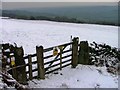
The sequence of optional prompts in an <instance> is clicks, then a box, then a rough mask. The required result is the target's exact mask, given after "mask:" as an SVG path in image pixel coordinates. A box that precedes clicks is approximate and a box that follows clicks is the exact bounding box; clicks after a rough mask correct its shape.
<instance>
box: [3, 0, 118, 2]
mask: <svg viewBox="0 0 120 90" xmlns="http://www.w3.org/2000/svg"><path fill="white" fill-rule="evenodd" d="M1 1H2V2H119V0H1Z"/></svg>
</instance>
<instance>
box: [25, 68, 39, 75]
mask: <svg viewBox="0 0 120 90" xmlns="http://www.w3.org/2000/svg"><path fill="white" fill-rule="evenodd" d="M37 70H38V69H37V68H36V69H33V70H32V72H35V71H37ZM27 73H29V71H26V74H27Z"/></svg>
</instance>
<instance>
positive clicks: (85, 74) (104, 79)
mask: <svg viewBox="0 0 120 90" xmlns="http://www.w3.org/2000/svg"><path fill="white" fill-rule="evenodd" d="M98 70H101V72H102V73H99V72H98ZM117 79H118V78H117V77H116V76H113V75H111V74H109V73H107V72H106V70H105V67H95V66H83V65H78V66H77V68H76V69H72V68H71V67H70V66H69V67H66V68H63V70H61V71H58V74H49V75H46V79H45V80H33V82H32V81H30V82H29V86H30V87H32V88H33V87H34V88H73V87H74V88H95V87H96V88H118V80H117ZM35 83H37V84H35Z"/></svg>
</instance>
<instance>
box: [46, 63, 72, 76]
mask: <svg viewBox="0 0 120 90" xmlns="http://www.w3.org/2000/svg"><path fill="white" fill-rule="evenodd" d="M69 65H71V63H68V64H66V65H64V66H62V68H64V67H67V66H69ZM59 69H60V67H59V68H56V69H54V70H51V71H48V72H46V73H45V74H49V73H52V72H54V71H57V70H59Z"/></svg>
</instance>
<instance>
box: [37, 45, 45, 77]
mask: <svg viewBox="0 0 120 90" xmlns="http://www.w3.org/2000/svg"><path fill="white" fill-rule="evenodd" d="M36 52H37V66H38V78H40V79H45V68H44V59H43V46H40V47H38V46H36Z"/></svg>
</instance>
